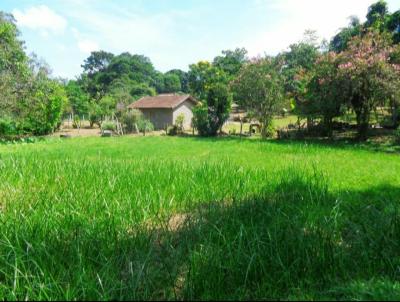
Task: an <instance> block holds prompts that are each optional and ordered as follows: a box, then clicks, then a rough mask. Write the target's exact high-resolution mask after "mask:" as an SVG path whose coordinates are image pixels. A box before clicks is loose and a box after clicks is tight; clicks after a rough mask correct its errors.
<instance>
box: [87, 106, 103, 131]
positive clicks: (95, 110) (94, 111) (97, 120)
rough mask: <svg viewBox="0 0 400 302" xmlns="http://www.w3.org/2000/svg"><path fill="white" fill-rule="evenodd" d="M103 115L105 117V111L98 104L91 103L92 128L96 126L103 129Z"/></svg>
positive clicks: (90, 119) (90, 118) (90, 117)
mask: <svg viewBox="0 0 400 302" xmlns="http://www.w3.org/2000/svg"><path fill="white" fill-rule="evenodd" d="M102 115H103V111H102V109H101V107H100V106H99V105H98V104H96V103H91V104H90V105H89V122H90V128H93V126H94V125H98V126H99V127H101V116H102Z"/></svg>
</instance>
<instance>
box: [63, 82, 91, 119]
mask: <svg viewBox="0 0 400 302" xmlns="http://www.w3.org/2000/svg"><path fill="white" fill-rule="evenodd" d="M65 91H66V93H67V97H68V103H69V106H70V108H71V113H73V114H78V115H84V114H88V107H89V96H88V95H87V94H86V93H85V92H84V91H83V90H82V88H81V86H79V84H78V83H77V82H76V81H69V82H68V84H67V85H66V86H65Z"/></svg>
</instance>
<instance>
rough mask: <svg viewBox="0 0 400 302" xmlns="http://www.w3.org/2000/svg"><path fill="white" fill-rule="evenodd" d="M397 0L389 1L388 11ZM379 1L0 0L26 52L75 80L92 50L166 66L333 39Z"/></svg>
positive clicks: (182, 66)
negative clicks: (306, 37) (312, 37)
mask: <svg viewBox="0 0 400 302" xmlns="http://www.w3.org/2000/svg"><path fill="white" fill-rule="evenodd" d="M398 1H399V0H387V2H388V4H389V10H390V11H391V12H393V11H395V10H397V9H399V8H400V4H399V2H398ZM374 2H376V0H42V1H39V0H36V1H35V0H18V1H15V0H0V10H2V11H5V12H8V13H12V14H13V15H14V17H15V19H16V21H17V25H18V27H19V29H20V31H21V39H22V40H24V41H25V46H26V49H27V52H28V53H31V52H34V53H36V54H37V55H38V56H39V57H40V58H43V59H44V60H45V61H46V62H47V63H48V64H49V65H50V66H51V68H52V70H53V75H54V76H57V77H63V78H69V79H72V78H75V77H76V76H78V75H79V74H80V73H81V72H82V69H81V65H82V63H83V61H84V59H85V58H87V57H88V56H89V55H90V52H91V51H95V50H105V51H108V52H112V53H114V54H120V53H122V52H126V51H128V52H130V53H132V54H142V55H145V56H147V57H149V58H150V59H151V61H152V62H153V64H154V66H155V68H156V69H158V70H160V71H162V72H166V71H168V70H171V69H175V68H179V69H182V70H187V69H188V66H189V64H192V63H196V62H198V61H201V60H212V59H213V58H214V57H215V56H217V55H218V54H220V53H221V51H222V50H226V49H235V48H237V47H245V48H246V49H247V50H248V51H249V55H250V56H257V55H264V54H268V55H275V54H277V53H279V52H280V51H283V50H285V49H287V47H288V46H289V45H290V44H292V43H295V42H298V41H299V40H301V38H302V36H303V33H304V32H305V30H308V29H311V30H316V31H317V33H318V35H319V36H320V37H321V38H325V39H328V40H330V38H331V37H332V36H333V35H334V34H335V33H336V32H337V30H338V29H339V28H341V27H344V26H347V24H348V23H349V17H350V16H353V15H354V16H358V17H359V18H360V19H361V20H365V15H366V14H367V10H368V7H369V6H370V5H371V4H372V3H374Z"/></svg>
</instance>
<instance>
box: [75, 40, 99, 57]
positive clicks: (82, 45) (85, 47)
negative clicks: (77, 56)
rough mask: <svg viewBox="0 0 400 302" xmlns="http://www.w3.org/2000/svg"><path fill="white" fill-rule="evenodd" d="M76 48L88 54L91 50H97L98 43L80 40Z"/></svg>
mask: <svg viewBox="0 0 400 302" xmlns="http://www.w3.org/2000/svg"><path fill="white" fill-rule="evenodd" d="M78 48H79V50H80V51H81V52H83V53H85V54H90V53H91V52H92V51H96V50H99V49H100V48H99V45H98V44H97V43H96V42H94V41H91V40H81V41H79V42H78Z"/></svg>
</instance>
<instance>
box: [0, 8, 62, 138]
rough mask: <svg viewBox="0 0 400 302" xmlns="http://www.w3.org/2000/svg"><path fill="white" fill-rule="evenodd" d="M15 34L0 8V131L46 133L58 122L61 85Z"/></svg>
mask: <svg viewBox="0 0 400 302" xmlns="http://www.w3.org/2000/svg"><path fill="white" fill-rule="evenodd" d="M18 36H19V32H18V29H17V27H16V25H15V20H14V19H13V17H12V16H11V15H9V14H5V13H2V12H0V135H1V136H17V135H24V134H34V135H43V134H47V133H49V132H51V131H52V130H54V129H55V128H57V127H58V126H59V124H60V120H61V115H62V110H63V108H64V106H65V105H66V103H67V101H68V100H67V96H66V93H65V89H64V87H63V85H62V84H61V83H60V82H59V81H56V80H54V79H51V78H50V77H49V73H50V69H49V67H48V66H47V65H46V64H44V63H43V62H41V61H40V60H38V59H37V58H36V57H35V56H31V57H28V56H27V55H26V54H25V52H24V46H23V42H21V41H20V40H19V39H18Z"/></svg>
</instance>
